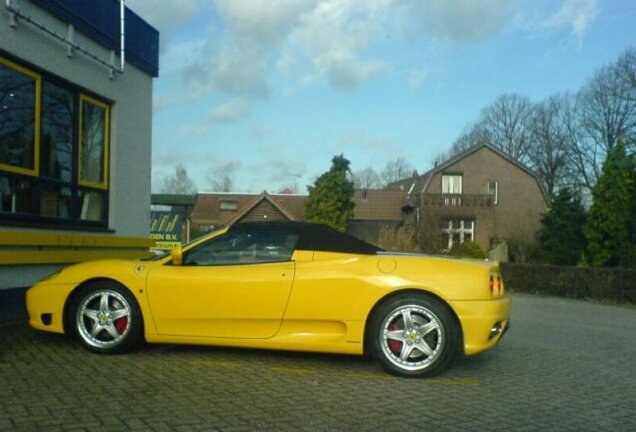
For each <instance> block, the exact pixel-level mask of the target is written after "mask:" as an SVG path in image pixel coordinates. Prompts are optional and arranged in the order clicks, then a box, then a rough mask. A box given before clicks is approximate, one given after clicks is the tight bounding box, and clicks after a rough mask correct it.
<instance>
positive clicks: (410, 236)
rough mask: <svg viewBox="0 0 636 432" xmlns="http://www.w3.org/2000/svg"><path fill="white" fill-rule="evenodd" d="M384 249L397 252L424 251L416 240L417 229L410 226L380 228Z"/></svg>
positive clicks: (381, 245) (384, 226)
mask: <svg viewBox="0 0 636 432" xmlns="http://www.w3.org/2000/svg"><path fill="white" fill-rule="evenodd" d="M379 246H380V247H381V248H382V249H385V250H388V251H396V252H421V251H422V250H421V249H420V247H419V246H418V244H417V241H416V240H415V229H414V228H413V227H410V226H403V227H398V228H395V227H392V226H389V225H382V226H381V227H380V244H379Z"/></svg>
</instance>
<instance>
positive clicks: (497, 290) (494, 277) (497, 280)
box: [488, 273, 503, 295]
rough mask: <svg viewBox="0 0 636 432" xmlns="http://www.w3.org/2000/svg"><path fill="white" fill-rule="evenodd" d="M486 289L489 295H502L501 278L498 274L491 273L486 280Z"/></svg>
mask: <svg viewBox="0 0 636 432" xmlns="http://www.w3.org/2000/svg"><path fill="white" fill-rule="evenodd" d="M488 288H490V294H492V295H502V294H503V278H502V277H501V275H500V274H497V273H492V274H491V275H490V279H489V280H488Z"/></svg>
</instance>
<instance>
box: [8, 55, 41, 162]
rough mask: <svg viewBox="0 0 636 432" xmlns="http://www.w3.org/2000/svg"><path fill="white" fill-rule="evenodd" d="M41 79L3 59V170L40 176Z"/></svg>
mask: <svg viewBox="0 0 636 432" xmlns="http://www.w3.org/2000/svg"><path fill="white" fill-rule="evenodd" d="M39 86H40V78H39V75H37V74H34V73H31V72H29V71H27V70H25V69H23V68H21V67H19V66H17V65H15V64H13V63H11V62H9V61H6V60H3V59H1V58H0V169H3V170H6V171H12V172H16V173H21V174H28V175H37V173H38V164H37V162H38V161H37V144H38V136H37V135H38V128H37V127H36V124H37V120H38V118H37V117H38V94H39Z"/></svg>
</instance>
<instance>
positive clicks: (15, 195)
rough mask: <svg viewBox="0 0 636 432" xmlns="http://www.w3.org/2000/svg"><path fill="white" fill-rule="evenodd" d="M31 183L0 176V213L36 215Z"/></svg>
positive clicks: (33, 190) (33, 188) (33, 191)
mask: <svg viewBox="0 0 636 432" xmlns="http://www.w3.org/2000/svg"><path fill="white" fill-rule="evenodd" d="M36 211H37V206H36V201H35V187H34V184H33V181H31V180H26V179H16V178H11V177H7V176H0V212H2V213H17V214H36Z"/></svg>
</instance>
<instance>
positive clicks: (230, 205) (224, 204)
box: [219, 200, 238, 210]
mask: <svg viewBox="0 0 636 432" xmlns="http://www.w3.org/2000/svg"><path fill="white" fill-rule="evenodd" d="M219 209H220V210H237V209H238V202H237V201H230V200H221V201H219Z"/></svg>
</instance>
